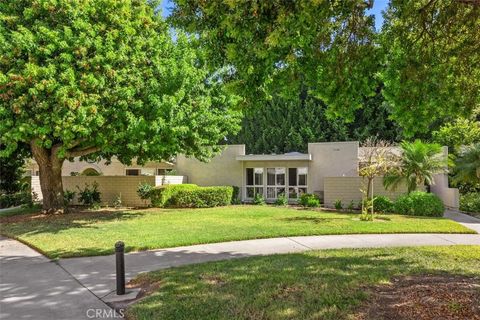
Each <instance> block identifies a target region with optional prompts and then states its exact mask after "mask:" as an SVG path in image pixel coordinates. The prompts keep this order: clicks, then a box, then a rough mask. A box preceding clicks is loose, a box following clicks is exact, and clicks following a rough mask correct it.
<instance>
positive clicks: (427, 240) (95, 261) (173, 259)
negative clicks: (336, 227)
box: [60, 234, 480, 297]
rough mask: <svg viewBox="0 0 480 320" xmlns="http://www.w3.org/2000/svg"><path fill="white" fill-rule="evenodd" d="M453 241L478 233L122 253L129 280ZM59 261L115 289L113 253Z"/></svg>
mask: <svg viewBox="0 0 480 320" xmlns="http://www.w3.org/2000/svg"><path fill="white" fill-rule="evenodd" d="M455 244H474V245H480V235H478V234H465V235H462V234H384V235H333V236H307V237H288V238H272V239H259V240H246V241H232V242H223V243H213V244H205V245H194V246H186V247H177V248H171V249H161V250H151V251H142V252H134V253H129V254H126V255H125V265H126V277H127V281H128V280H129V279H131V278H133V277H134V276H136V275H137V274H139V273H141V272H146V271H152V270H158V269H165V268H169V267H174V266H180V265H186V264H194V263H200V262H206V261H216V260H225V259H233V258H240V257H248V256H256V255H267V254H274V253H290V252H302V251H307V250H312V249H334V248H372V247H398V246H419V245H455ZM60 264H61V265H62V266H63V267H64V268H65V269H66V270H68V272H69V273H71V274H72V275H73V276H74V277H75V278H77V279H78V280H79V281H80V282H82V284H84V285H85V286H86V287H87V288H88V289H89V290H91V291H92V292H93V293H95V295H97V296H99V297H105V296H106V295H107V294H109V293H110V292H112V291H113V290H114V289H115V256H113V255H110V256H99V257H86V258H69V259H61V260H60Z"/></svg>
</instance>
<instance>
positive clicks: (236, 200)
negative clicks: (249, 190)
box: [232, 186, 240, 204]
mask: <svg viewBox="0 0 480 320" xmlns="http://www.w3.org/2000/svg"><path fill="white" fill-rule="evenodd" d="M232 189H233V192H232V204H240V188H239V187H237V186H232Z"/></svg>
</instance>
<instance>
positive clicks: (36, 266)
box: [0, 237, 114, 320]
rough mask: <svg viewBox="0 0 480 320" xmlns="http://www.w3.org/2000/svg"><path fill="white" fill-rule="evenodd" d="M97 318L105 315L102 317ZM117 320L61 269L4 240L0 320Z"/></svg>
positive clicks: (1, 240) (0, 245) (0, 246)
mask: <svg viewBox="0 0 480 320" xmlns="http://www.w3.org/2000/svg"><path fill="white" fill-rule="evenodd" d="M97 315H102V317H98V316H97ZM96 316H97V318H102V319H109V318H110V319H113V318H114V314H113V310H112V309H111V308H110V307H109V306H107V305H106V304H105V303H103V302H102V301H101V300H100V299H98V298H97V297H96V296H95V295H94V294H93V293H91V292H90V291H89V290H88V289H87V288H85V287H84V286H83V285H82V284H80V283H79V282H78V281H77V280H76V279H75V278H74V277H72V276H71V275H70V274H69V273H68V272H67V271H65V270H64V269H63V268H62V267H61V266H60V265H58V264H57V263H55V262H52V261H50V260H49V259H47V258H45V257H44V256H42V255H41V254H39V253H38V252H36V251H34V250H32V249H30V248H29V247H27V246H26V245H24V244H21V243H20V242H18V241H15V240H11V239H7V238H4V237H0V319H15V320H21V319H32V320H43V319H45V320H57V319H58V320H67V319H69V320H70V319H72V320H73V319H95V317H96Z"/></svg>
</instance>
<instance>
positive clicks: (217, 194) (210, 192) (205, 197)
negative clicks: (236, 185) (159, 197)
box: [169, 186, 233, 208]
mask: <svg viewBox="0 0 480 320" xmlns="http://www.w3.org/2000/svg"><path fill="white" fill-rule="evenodd" d="M232 194H233V188H232V187H230V186H228V187H227V186H225V187H196V188H194V189H190V190H187V189H183V190H178V192H176V194H175V195H174V196H172V198H170V201H169V205H171V206H174V207H178V208H210V207H218V206H226V205H229V204H231V203H232Z"/></svg>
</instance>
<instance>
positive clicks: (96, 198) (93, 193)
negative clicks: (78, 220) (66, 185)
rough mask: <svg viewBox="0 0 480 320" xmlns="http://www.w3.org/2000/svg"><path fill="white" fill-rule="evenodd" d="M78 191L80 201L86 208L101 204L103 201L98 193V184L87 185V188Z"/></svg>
mask: <svg viewBox="0 0 480 320" xmlns="http://www.w3.org/2000/svg"><path fill="white" fill-rule="evenodd" d="M77 189H78V201H80V202H81V203H83V204H84V205H86V206H93V205H97V204H99V203H100V202H101V201H102V200H101V196H100V195H101V193H100V191H98V183H96V182H94V183H93V184H92V186H89V185H88V184H87V183H85V188H84V189H83V190H82V189H80V187H79V186H77Z"/></svg>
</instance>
